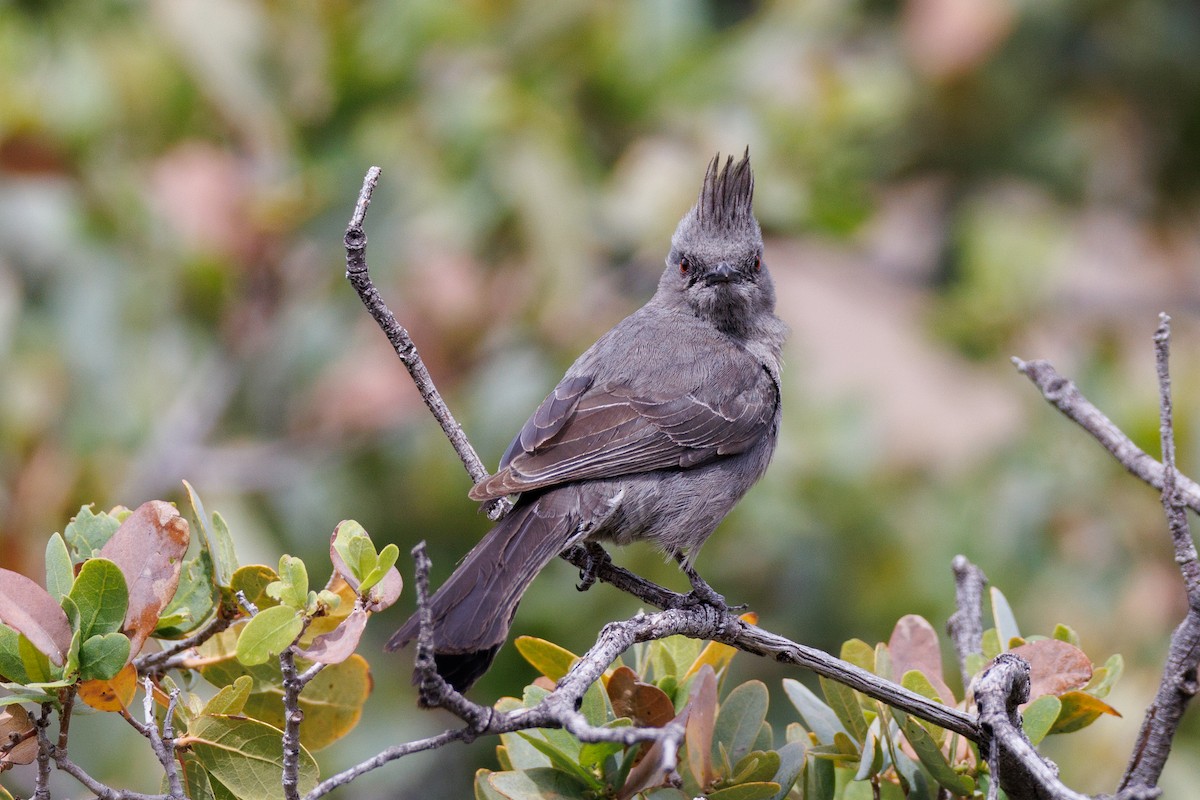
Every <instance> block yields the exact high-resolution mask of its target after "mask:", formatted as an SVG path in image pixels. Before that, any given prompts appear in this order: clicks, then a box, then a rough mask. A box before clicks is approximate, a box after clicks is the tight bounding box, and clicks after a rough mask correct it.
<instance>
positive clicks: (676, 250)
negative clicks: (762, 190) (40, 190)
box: [387, 149, 787, 691]
mask: <svg viewBox="0 0 1200 800" xmlns="http://www.w3.org/2000/svg"><path fill="white" fill-rule="evenodd" d="M753 197H754V176H753V173H752V172H751V169H750V153H749V150H748V149H747V151H746V154H745V155H744V156H743V157H742V159H741V160H740V161H737V162H736V163H735V161H734V159H733V157H732V156H730V157H729V158H728V159H727V160H726V161H725V163H724V165H722V164H721V161H720V156H719V155H718V156H717V157H715V158H713V160H712V161H711V162H710V163H709V165H708V171H707V173H706V174H705V176H704V183H703V185H702V186H701V189H700V196H699V198H698V199H697V200H696V204H695V206H693V207H692V209H691V210H690V211H688V213H687V214H686V215H685V216H684V217H683V219H682V220H681V221H680V223H679V226H678V228H677V229H676V230H675V235H674V236H672V237H671V250H670V253H669V255H668V256H667V268H666V270H665V271H664V272H663V274H662V278H661V279H660V280H659V283H658V291H657V292H655V294H654V296H653V297H652V298H651V299H650V301H649V302H648V303H646V305H644V306H642V308H640V309H638V310H637V311H635V312H634V313H633V314H631V315H630V316H629V317H627V318H626V319H624V320H623V321H622V322H620V323H619V324H618V325H617V326H616V327H614V328H613V329H612V330H610V331H609V332H608V333H606V334H604V335H603V336H602V337H600V339H599V341H597V342H596V343H595V344H594V345H592V346H591V347H590V348H589V349H588V350H587V352H585V353H584V354H583V355H582V356H580V357H579V359H578V360H577V361H576V362H575V363H574V364H573V365H571V368H570V369H568V370H567V372H566V375H564V376H563V379H562V381H561V382H560V383H559V384H558V386H556V387H555V389H554V391H553V392H552V393H551V394H550V396H549V397H547V398H546V399H545V401H544V402H543V403H542V404H541V405H540V406H539V407H538V409H537V410H536V411H535V412H534V413H533V416H532V417H530V418H529V421H528V422H526V423H525V426H524V427H523V428H521V431H520V433H518V434H517V437H516V438H515V439H514V440H513V442H512V444H511V445H509V448H508V450H507V452H505V453H504V457H503V458H501V460H500V469H499V470H498V471H497V472H496V474H495V475H492V476H490V477H488V478H486V479H485V480H483V481H481V482H480V483H478V484H476V486H475V487H474V488H472V489H471V491H470V497H471V499H473V500H489V499H494V498H499V497H505V496H507V495H518V498H517V500H516V505H515V506H514V508H513V509H512V511H511V512H510V513H509V514H508V516H506V517H505V518H504V519H502V520H501V521H500V522H498V523H497V524H496V525H495V527H493V528H492V529H491V531H489V532H488V534H487V535H486V536H485V537H484V538H483V540H482V541H480V542H479V544H477V545H476V546H475V547H474V548H473V549H472V550H471V552H469V553H468V554H467V555H466V557H465V558H464V559H463V560H462V562H461V563H460V564H459V565H458V568H457V569H456V570H455V571H454V574H453V575H451V576H450V578H449V579H448V580H447V581H446V582H445V583H444V584H443V585H442V586H441V588H439V589H438V590H437V591H436V592H435V593H434V594H433V596H432V597H431V598H430V599H429V604H430V606H431V611H432V620H433V649H434V655H435V661H436V664H437V669H438V672H439V674H441V675H442V677H444V678H445V679H446V680H447V681H448V682H449V683H450V684H451V685H453V686H454V687H455V688H457V689H459V690H460V691H461V690H463V689H465V688H467V687H469V686H470V685H471V684H472V683H474V682H475V681H476V680H477V679H478V678H479V677H480V676H481V675H482V674H483V673H484V672H485V671H486V670H487V668H488V666H489V665H490V664H491V662H492V659H493V658H494V656H495V654H496V651H497V650H499V649H500V646H501V645H502V644H503V643H504V641H505V639H507V638H508V631H509V626H510V625H511V623H512V618H513V615H514V614H515V613H516V610H517V604H518V603H519V602H520V600H521V595H522V594H524V592H525V589H526V588H527V587H528V586H529V583H530V581H532V580H533V578H534V576H535V575H537V574H538V572H540V571H541V570H542V568H543V567H545V566H546V565H547V564H548V563H549V562H550V560H551V559H552V558H554V557H555V556H556V555H558V554H559V553H561V552H562V551H563V550H564V549H566V548H567V547H569V546H571V545H573V544H576V543H579V542H601V541H611V542H615V543H616V544H627V543H629V542H633V541H648V542H651V543H653V544H654V545H656V546H657V547H658V548H660V549H661V550H663V551H665V552H666V553H668V554H671V555H673V556H675V557H676V558H677V559H678V560H679V562H680V564H681V565H682V567H683V568H684V570H685V571H686V572H687V574H688V577H689V578H690V579H691V583H692V587H693V592H692V594H693V596H694V597H695V598H696V599H697V601H708V602H717V603H720V602H721V601H720V596H719V595H717V594H716V593H715V592H713V591H712V590H711V589H709V588H708V585H707V584H706V583H704V581H703V580H702V579H701V578H700V576H699V575H698V574H696V572H695V570H694V569H693V568H692V566H691V562H692V560H693V559H694V558H695V556H696V553H697V551H698V550H699V549H700V546H701V545H702V544H704V541H705V540H706V539H708V537H709V535H710V534H712V532H713V530H714V529H715V528H716V527H717V525H718V524H719V523H720V522H721V520H722V519H724V517H725V515H726V514H728V513H729V510H730V509H731V508H733V506H734V504H735V503H736V502H737V501H738V500H739V499H741V497H742V495H744V494H745V493H746V490H748V489H749V488H750V487H751V485H753V484H754V482H755V481H757V480H758V479H759V477H760V476H762V474H763V472H764V471H765V470H766V468H767V463H768V462H769V461H770V459H771V454H772V453H773V452H774V450H775V441H776V438H777V435H778V432H779V418H780V385H779V366H780V363H779V353H780V347H781V345H782V343H783V340H784V337H785V335H786V333H787V328H786V326H785V325H784V324H783V322H782V321H780V320H779V318H778V317H776V316H775V289H774V286H773V284H772V282H771V277H770V274H769V273H768V271H767V267H766V264H765V263H764V262H763V242H762V233H761V231H760V230H759V226H758V221H757V220H756V219H755V218H754V212H753V210H752V208H751V204H752V201H753ZM417 632H418V617H417V615H415V614H414V615H413V616H412V617H411V618H410V619H409V620H408V621H407V622H406V623H405V624H404V625H403V626H402V627H401V628H400V629H399V630H398V631H396V633H395V634H394V635H393V636H392V638H391V639H390V640H389V641H388V644H387V648H388V649H389V650H395V649H397V648H400V647H403V646H404V645H405V644H407V643H408V642H409V641H411V640H412V639H414V638H416V635H417Z"/></svg>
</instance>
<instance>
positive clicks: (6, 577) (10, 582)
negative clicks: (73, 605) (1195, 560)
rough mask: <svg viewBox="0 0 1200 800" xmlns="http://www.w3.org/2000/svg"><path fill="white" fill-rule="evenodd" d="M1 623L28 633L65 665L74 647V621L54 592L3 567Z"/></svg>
mask: <svg viewBox="0 0 1200 800" xmlns="http://www.w3.org/2000/svg"><path fill="white" fill-rule="evenodd" d="M0 622H3V623H4V624H5V625H7V626H8V627H10V628H12V629H13V630H15V631H17V632H18V633H23V634H25V638H26V639H28V640H29V641H30V642H31V643H32V644H33V646H34V647H36V648H37V649H38V650H40V651H42V652H43V653H45V654H46V656H47V657H48V658H49V659H50V662H51V663H52V664H54V665H55V666H57V667H61V666H62V665H63V662H64V661H66V658H67V651H68V650H70V649H71V623H70V622H69V621H68V620H67V615H66V614H65V613H64V612H63V610H62V606H60V605H59V604H58V603H56V602H55V601H54V598H53V597H51V596H50V593H49V592H47V591H46V590H45V589H43V588H42V587H41V586H38V585H37V584H36V583H34V582H33V581H31V580H30V579H29V578H26V577H25V576H24V575H22V574H21V573H19V572H13V571H12V570H10V569H0Z"/></svg>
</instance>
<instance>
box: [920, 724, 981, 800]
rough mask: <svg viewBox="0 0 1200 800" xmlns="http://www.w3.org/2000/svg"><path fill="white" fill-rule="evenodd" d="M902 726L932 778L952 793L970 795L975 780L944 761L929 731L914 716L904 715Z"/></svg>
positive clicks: (973, 789)
mask: <svg viewBox="0 0 1200 800" xmlns="http://www.w3.org/2000/svg"><path fill="white" fill-rule="evenodd" d="M903 728H904V737H905V738H906V739H908V743H909V744H910V745H912V748H913V750H914V751H915V752H916V754H917V758H919V759H920V760H921V764H923V765H924V766H925V769H927V770H929V774H930V775H931V776H933V779H934V780H935V781H937V782H938V783H939V784H940V785H942V786H944V787H945V788H946V789H948V790H949V791H950V792H951V793H952V794H956V795H966V796H967V797H970V796H971V794H972V792H974V791H975V781H973V780H972V779H971V778H970V776H968V775H963V774H962V773H960V772H956V771H955V769H954V767H952V766H950V764H949V763H948V762H947V761H946V757H945V756H944V755H943V754H942V751H941V750H940V749H939V748H938V746H937V742H935V741H934V740H933V737H932V736H930V735H929V731H927V730H925V728H924V726H922V725H921V724H920V723H918V722H917V721H916V718H915V717H909V716H905V718H904V726H903Z"/></svg>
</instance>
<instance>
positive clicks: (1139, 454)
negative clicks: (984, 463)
mask: <svg viewBox="0 0 1200 800" xmlns="http://www.w3.org/2000/svg"><path fill="white" fill-rule="evenodd" d="M1012 362H1013V364H1014V365H1015V366H1016V368H1017V370H1018V371H1019V372H1020V373H1021V374H1022V375H1024V376H1025V377H1027V378H1029V380H1031V381H1033V385H1034V386H1036V387H1037V388H1038V390H1039V391H1041V393H1042V397H1044V398H1046V400H1047V401H1049V402H1050V403H1051V404H1052V405H1053V406H1054V407H1055V408H1057V409H1058V410H1059V411H1061V412H1062V413H1063V414H1065V415H1066V416H1067V417H1068V418H1069V419H1070V420H1072V421H1073V422H1075V423H1076V424H1078V425H1079V426H1080V427H1081V428H1083V429H1084V430H1085V431H1087V432H1088V433H1090V434H1091V435H1092V437H1093V438H1094V439H1095V440H1096V441H1098V442H1099V443H1100V444H1101V445H1102V446H1103V447H1104V449H1105V450H1107V451H1108V452H1110V453H1112V455H1113V457H1114V458H1116V459H1117V463H1119V464H1120V465H1121V466H1122V467H1124V468H1125V469H1126V470H1128V471H1129V473H1130V474H1132V475H1135V476H1137V477H1138V478H1140V479H1141V480H1143V481H1145V482H1146V483H1148V484H1150V485H1151V486H1153V487H1154V488H1155V489H1158V490H1160V491H1161V490H1162V487H1163V465H1162V464H1160V463H1159V462H1157V461H1155V460H1154V458H1153V457H1151V456H1150V455H1148V454H1147V453H1146V451H1144V450H1142V449H1141V448H1140V447H1138V446H1137V445H1136V444H1134V443H1133V440H1132V439H1130V438H1129V437H1128V436H1126V435H1125V433H1124V432H1123V431H1122V430H1121V429H1120V428H1118V427H1117V426H1116V425H1115V424H1113V421H1112V420H1111V419H1109V418H1108V417H1106V416H1105V415H1104V413H1103V412H1102V411H1100V409H1098V408H1096V406H1094V405H1092V403H1091V402H1090V401H1089V400H1088V399H1087V398H1086V397H1084V396H1083V394H1082V393H1080V391H1079V388H1078V387H1076V386H1075V384H1074V383H1073V382H1072V381H1069V380H1067V379H1066V378H1064V377H1063V376H1062V375H1060V374H1058V371H1057V370H1055V369H1054V366H1053V365H1052V364H1051V363H1050V362H1049V361H1022V360H1021V359H1019V358H1014V359H1013V360H1012ZM1177 483H1178V486H1179V494H1180V499H1182V500H1183V502H1184V503H1185V504H1186V505H1187V506H1188V508H1190V509H1192V510H1193V511H1196V512H1200V484H1197V483H1196V482H1195V481H1193V480H1191V479H1190V478H1188V477H1186V476H1184V475H1179V476H1178V477H1177Z"/></svg>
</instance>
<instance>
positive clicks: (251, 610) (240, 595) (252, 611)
mask: <svg viewBox="0 0 1200 800" xmlns="http://www.w3.org/2000/svg"><path fill="white" fill-rule="evenodd" d="M234 597H235V598H237V603H238V605H239V606H241V607H242V610H243V611H245V612H246V615H247V616H249V617H254V616H255V615H256V614H258V606H256V605H254V603H252V602H250V598H248V597H246V593H245V592H244V591H242V590H241V589H238V590H237V592H235V593H234Z"/></svg>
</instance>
